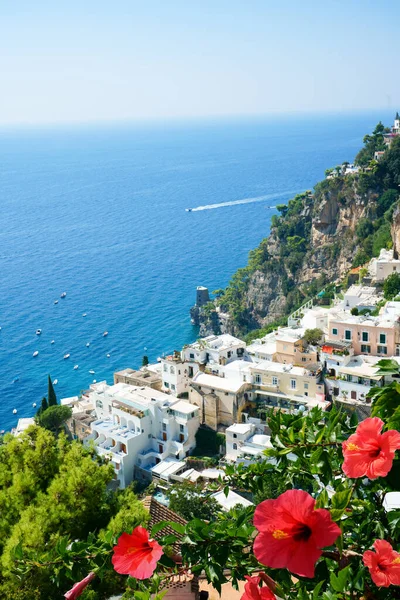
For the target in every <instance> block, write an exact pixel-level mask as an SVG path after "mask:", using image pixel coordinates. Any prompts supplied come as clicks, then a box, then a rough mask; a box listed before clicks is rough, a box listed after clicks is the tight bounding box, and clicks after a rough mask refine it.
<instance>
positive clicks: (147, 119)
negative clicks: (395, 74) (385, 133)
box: [0, 106, 396, 129]
mask: <svg viewBox="0 0 400 600" xmlns="http://www.w3.org/2000/svg"><path fill="white" fill-rule="evenodd" d="M389 111H393V112H394V113H396V109H395V108H392V107H387V106H386V107H381V108H376V107H371V108H352V109H333V108H332V109H327V110H324V109H317V110H311V109H310V110H307V109H305V110H278V109H277V110H271V111H269V112H260V113H224V114H220V113H217V114H198V115H181V116H180V115H170V116H168V115H159V116H141V117H134V116H130V117H115V118H111V117H110V118H109V117H104V118H101V117H99V118H94V119H65V120H53V121H12V122H7V121H5V122H1V121H0V129H21V128H29V129H34V128H39V127H45V128H47V127H49V128H50V127H57V126H72V127H74V126H85V125H86V126H91V125H123V124H132V125H138V124H151V123H154V124H159V123H164V124H166V123H183V122H195V121H226V120H229V119H260V118H261V119H262V118H271V117H280V116H297V115H299V116H312V115H315V116H318V115H321V116H322V115H353V114H365V113H380V112H383V113H388V112H389Z"/></svg>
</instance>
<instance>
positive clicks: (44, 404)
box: [40, 396, 49, 412]
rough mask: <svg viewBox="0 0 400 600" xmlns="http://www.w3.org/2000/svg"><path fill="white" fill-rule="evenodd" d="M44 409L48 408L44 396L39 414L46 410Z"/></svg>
mask: <svg viewBox="0 0 400 600" xmlns="http://www.w3.org/2000/svg"><path fill="white" fill-rule="evenodd" d="M46 408H49V405H48V402H47V398H46V396H44V397H43V398H42V405H41V407H40V412H44V411H45V410H46Z"/></svg>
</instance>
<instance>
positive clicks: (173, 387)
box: [171, 383, 176, 391]
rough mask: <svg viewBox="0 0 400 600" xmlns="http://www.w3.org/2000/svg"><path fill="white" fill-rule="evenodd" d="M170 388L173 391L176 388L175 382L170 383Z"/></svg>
mask: <svg viewBox="0 0 400 600" xmlns="http://www.w3.org/2000/svg"><path fill="white" fill-rule="evenodd" d="M171 390H173V391H175V390H176V387H175V384H174V383H171Z"/></svg>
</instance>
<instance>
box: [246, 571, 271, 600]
mask: <svg viewBox="0 0 400 600" xmlns="http://www.w3.org/2000/svg"><path fill="white" fill-rule="evenodd" d="M245 577H246V579H247V583H246V585H245V586H244V594H243V596H242V597H241V598H240V600H276V596H275V594H273V593H272V592H271V590H270V589H269V588H267V587H260V586H259V583H260V581H261V577H249V576H248V575H245Z"/></svg>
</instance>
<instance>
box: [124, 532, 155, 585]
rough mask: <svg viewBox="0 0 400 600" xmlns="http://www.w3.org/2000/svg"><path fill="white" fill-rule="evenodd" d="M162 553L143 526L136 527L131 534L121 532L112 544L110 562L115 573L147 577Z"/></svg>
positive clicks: (150, 574)
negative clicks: (114, 544)
mask: <svg viewBox="0 0 400 600" xmlns="http://www.w3.org/2000/svg"><path fill="white" fill-rule="evenodd" d="M162 554H163V551H162V548H161V546H160V544H158V542H156V541H155V540H150V539H149V533H148V531H147V529H145V528H144V527H136V528H135V529H134V530H133V531H132V533H131V535H129V533H123V534H122V535H121V537H120V538H119V540H118V543H117V545H116V546H114V555H113V557H112V564H113V565H114V569H115V570H116V571H117V573H121V574H122V575H130V576H131V577H135V578H136V579H148V578H149V577H151V576H152V575H153V573H154V571H155V568H156V565H157V561H158V560H160V558H161V555H162Z"/></svg>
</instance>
